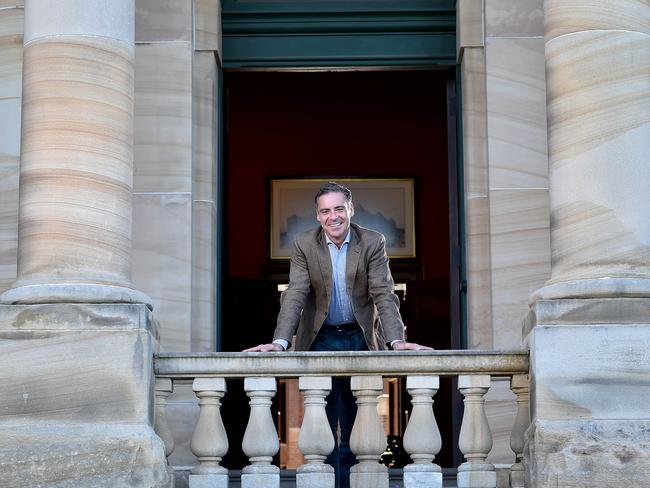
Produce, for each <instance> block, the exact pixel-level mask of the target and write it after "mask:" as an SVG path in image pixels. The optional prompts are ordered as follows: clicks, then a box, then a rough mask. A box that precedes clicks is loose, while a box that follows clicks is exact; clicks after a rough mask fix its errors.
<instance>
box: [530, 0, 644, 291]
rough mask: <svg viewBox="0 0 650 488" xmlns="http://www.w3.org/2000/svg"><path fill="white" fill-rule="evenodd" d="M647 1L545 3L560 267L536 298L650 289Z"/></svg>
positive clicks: (555, 253)
mask: <svg viewBox="0 0 650 488" xmlns="http://www.w3.org/2000/svg"><path fill="white" fill-rule="evenodd" d="M649 9H650V7H649V6H648V4H647V2H639V1H636V0H621V1H616V2H604V1H602V0H571V1H567V0H546V1H545V2H544V21H545V36H544V37H545V53H546V82H547V97H546V98H547V109H548V155H549V178H550V180H549V192H550V207H551V208H550V210H551V248H552V273H551V279H550V281H549V282H548V284H547V286H545V287H544V288H542V289H541V290H539V291H538V292H537V293H536V294H535V295H534V296H533V300H537V299H551V298H591V297H650V219H649V218H648V215H649V214H650V198H648V185H650V164H648V154H650V138H649V137H648V132H649V131H650V36H649V34H650V15H649V14H648V10H649Z"/></svg>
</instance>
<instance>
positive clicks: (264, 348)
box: [242, 342, 284, 352]
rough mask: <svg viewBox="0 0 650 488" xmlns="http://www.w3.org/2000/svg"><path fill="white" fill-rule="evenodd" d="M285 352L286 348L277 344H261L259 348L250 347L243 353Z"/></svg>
mask: <svg viewBox="0 0 650 488" xmlns="http://www.w3.org/2000/svg"><path fill="white" fill-rule="evenodd" d="M276 351H284V348H283V347H282V346H281V345H280V344H275V343H273V342H271V343H270V344H260V345H259V346H255V347H249V348H248V349H244V350H243V351H242V352H276Z"/></svg>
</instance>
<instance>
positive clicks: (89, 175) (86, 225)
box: [0, 0, 172, 488]
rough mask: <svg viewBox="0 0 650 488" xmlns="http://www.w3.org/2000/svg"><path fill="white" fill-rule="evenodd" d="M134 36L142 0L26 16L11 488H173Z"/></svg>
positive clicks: (9, 336)
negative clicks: (142, 210)
mask: <svg viewBox="0 0 650 488" xmlns="http://www.w3.org/2000/svg"><path fill="white" fill-rule="evenodd" d="M133 29H134V2H133V0H110V1H109V0H27V1H26V2H25V31H24V62H23V105H22V147H21V169H20V197H19V199H20V202H19V206H20V215H19V239H18V240H19V244H18V280H17V281H16V283H15V284H14V286H13V288H11V289H9V290H8V291H6V292H5V293H4V294H3V295H2V296H1V297H0V303H3V304H4V305H0V371H3V374H2V375H1V378H0V389H1V391H2V395H0V438H2V439H3V442H2V443H0V460H1V461H0V479H2V483H3V484H4V485H7V486H24V485H30V486H54V485H56V486H75V487H113V486H122V487H134V488H135V487H138V488H140V487H169V486H171V482H172V479H171V476H170V473H169V472H168V470H167V461H166V458H165V445H164V443H163V441H162V440H161V439H160V437H158V436H157V435H156V434H155V432H154V429H153V421H154V419H153V413H154V374H153V362H152V358H153V352H154V350H155V349H156V347H157V343H156V338H157V330H156V322H155V321H154V320H153V317H152V314H151V308H150V306H148V305H149V302H150V300H149V299H148V298H147V297H146V296H145V295H144V294H142V293H140V292H138V291H136V290H134V289H133V288H132V286H131V284H130V279H129V274H130V258H129V256H130V235H131V180H132V161H133V56H134V44H133V37H134V32H133ZM25 460H29V462H25Z"/></svg>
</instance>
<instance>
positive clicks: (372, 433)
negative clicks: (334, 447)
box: [350, 376, 388, 488]
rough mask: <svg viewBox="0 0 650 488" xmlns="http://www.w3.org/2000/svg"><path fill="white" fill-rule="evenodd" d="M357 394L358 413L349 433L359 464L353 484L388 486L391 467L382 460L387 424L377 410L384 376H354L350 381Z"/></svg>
mask: <svg viewBox="0 0 650 488" xmlns="http://www.w3.org/2000/svg"><path fill="white" fill-rule="evenodd" d="M350 388H351V389H352V393H354V396H355V397H356V398H357V416H356V419H355V420H354V426H353V427H352V433H351V435H350V448H351V449H352V452H353V453H354V454H355V455H356V457H357V461H358V462H359V464H355V465H354V466H352V468H351V469H350V486H351V487H352V488H368V487H369V486H372V487H373V488H388V469H387V468H386V466H384V465H383V464H379V458H380V456H381V453H382V452H384V450H385V449H386V435H385V434H384V426H383V425H382V423H381V419H380V418H379V414H378V413H377V398H378V397H379V395H381V392H382V391H383V388H384V383H383V380H382V377H381V376H353V377H352V379H351V382H350Z"/></svg>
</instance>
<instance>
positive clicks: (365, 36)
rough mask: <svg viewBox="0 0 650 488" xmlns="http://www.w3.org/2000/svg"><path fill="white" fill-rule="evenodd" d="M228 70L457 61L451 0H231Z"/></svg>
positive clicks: (227, 8) (226, 24) (226, 20)
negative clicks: (396, 0)
mask: <svg viewBox="0 0 650 488" xmlns="http://www.w3.org/2000/svg"><path fill="white" fill-rule="evenodd" d="M222 25H223V61H224V64H223V65H224V68H259V67H347V66H409V65H411V66H422V65H428V66H431V65H440V66H453V65H455V62H456V40H455V36H456V32H455V30H456V11H455V2H454V1H453V0H437V1H435V0H434V1H431V0H429V1H421V0H418V1H411V2H394V1H370V2H367V1H345V2H343V1H331V0H330V1H328V2H242V1H236V0H225V1H224V7H223V12H222Z"/></svg>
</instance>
